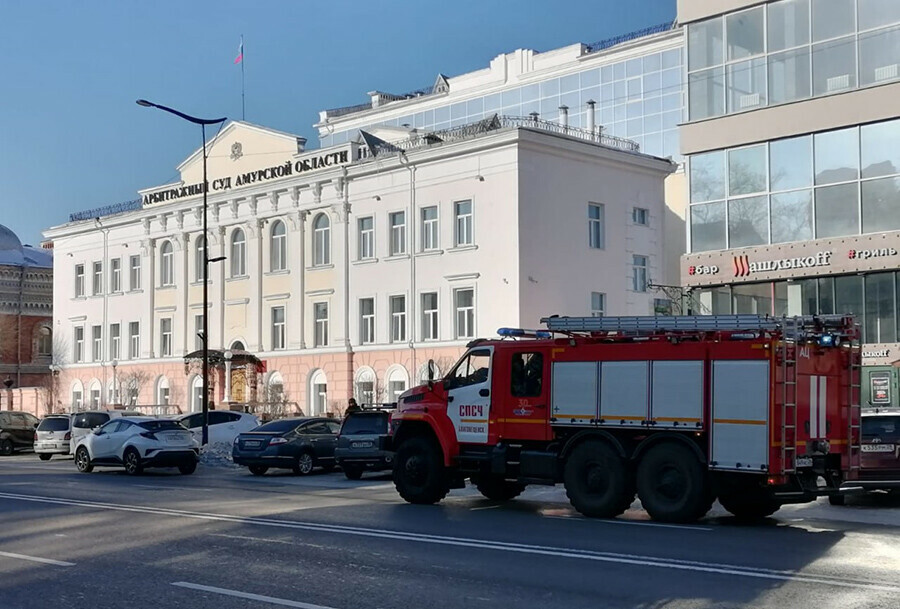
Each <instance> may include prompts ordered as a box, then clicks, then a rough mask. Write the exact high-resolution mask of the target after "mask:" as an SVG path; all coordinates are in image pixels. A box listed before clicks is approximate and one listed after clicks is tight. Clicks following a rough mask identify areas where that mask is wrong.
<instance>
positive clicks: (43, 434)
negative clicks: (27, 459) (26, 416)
mask: <svg viewBox="0 0 900 609" xmlns="http://www.w3.org/2000/svg"><path fill="white" fill-rule="evenodd" d="M71 441H72V418H71V417H70V416H69V415H67V414H49V415H47V416H45V417H44V418H43V419H41V422H40V424H39V425H38V427H37V429H36V430H34V452H35V453H37V456H38V457H40V459H41V461H49V460H50V457H52V456H53V455H68V454H69V453H70V452H71V449H70V445H71Z"/></svg>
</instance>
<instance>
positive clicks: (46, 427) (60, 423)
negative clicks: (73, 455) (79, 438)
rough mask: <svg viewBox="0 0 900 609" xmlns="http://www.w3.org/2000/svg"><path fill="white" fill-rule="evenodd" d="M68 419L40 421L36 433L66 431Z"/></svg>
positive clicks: (57, 418) (51, 418)
mask: <svg viewBox="0 0 900 609" xmlns="http://www.w3.org/2000/svg"><path fill="white" fill-rule="evenodd" d="M68 430H69V418H68V417H50V418H47V419H44V420H43V421H41V424H40V425H38V431H68Z"/></svg>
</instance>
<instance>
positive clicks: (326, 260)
mask: <svg viewBox="0 0 900 609" xmlns="http://www.w3.org/2000/svg"><path fill="white" fill-rule="evenodd" d="M325 264H331V225H330V223H329V222H328V216H326V215H325V214H319V215H318V216H316V219H315V220H314V221H313V266H322V265H325Z"/></svg>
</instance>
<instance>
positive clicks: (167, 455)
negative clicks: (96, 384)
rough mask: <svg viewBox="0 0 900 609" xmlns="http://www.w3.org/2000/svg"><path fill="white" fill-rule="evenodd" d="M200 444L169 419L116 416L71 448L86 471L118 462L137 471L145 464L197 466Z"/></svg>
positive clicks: (186, 471) (180, 467)
mask: <svg viewBox="0 0 900 609" xmlns="http://www.w3.org/2000/svg"><path fill="white" fill-rule="evenodd" d="M199 455H200V446H199V445H198V444H197V441H196V440H194V438H193V436H192V435H191V432H189V431H188V430H187V429H185V428H184V427H183V426H182V425H181V423H179V422H178V421H175V420H172V419H153V418H150V417H143V416H134V417H116V418H114V419H112V420H110V421H109V422H108V423H106V424H105V425H103V426H102V427H100V428H99V429H96V430H94V431H93V432H92V433H90V434H88V435H87V436H85V437H84V438H83V439H82V440H81V441H80V442H79V443H78V447H77V448H76V449H75V466H76V467H77V468H78V471H80V472H83V473H88V472H90V471H92V470H93V469H94V466H95V465H122V466H124V467H125V473H127V474H130V475H133V476H135V475H138V474H140V473H141V472H143V471H144V468H147V467H177V468H178V471H180V472H181V473H182V474H193V473H194V470H196V469H197V461H198V459H199Z"/></svg>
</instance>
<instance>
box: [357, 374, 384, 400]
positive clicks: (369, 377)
mask: <svg viewBox="0 0 900 609" xmlns="http://www.w3.org/2000/svg"><path fill="white" fill-rule="evenodd" d="M353 385H354V391H353V393H354V394H355V397H356V402H357V403H358V404H374V403H375V401H376V396H375V371H374V370H372V369H371V368H370V367H369V366H363V367H361V368H360V369H359V370H357V371H356V377H355V378H354V383H353ZM379 399H380V396H379Z"/></svg>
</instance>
